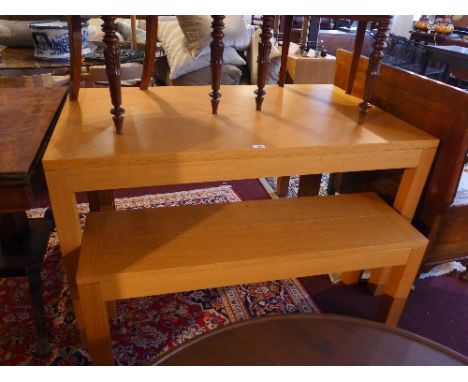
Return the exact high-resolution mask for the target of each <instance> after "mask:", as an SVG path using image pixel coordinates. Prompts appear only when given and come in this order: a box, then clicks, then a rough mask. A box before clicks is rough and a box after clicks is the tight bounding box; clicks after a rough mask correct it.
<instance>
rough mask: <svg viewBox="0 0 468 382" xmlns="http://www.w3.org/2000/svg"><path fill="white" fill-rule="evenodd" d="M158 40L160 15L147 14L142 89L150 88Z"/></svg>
mask: <svg viewBox="0 0 468 382" xmlns="http://www.w3.org/2000/svg"><path fill="white" fill-rule="evenodd" d="M157 40H158V16H146V43H145V60H144V61H143V73H142V74H141V82H140V89H141V90H147V89H148V86H149V84H150V82H151V77H153V73H154V60H155V55H156V41H157Z"/></svg>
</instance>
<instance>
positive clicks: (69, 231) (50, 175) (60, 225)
mask: <svg viewBox="0 0 468 382" xmlns="http://www.w3.org/2000/svg"><path fill="white" fill-rule="evenodd" d="M46 178H47V187H48V190H49V197H50V204H51V207H52V212H53V214H54V221H55V227H56V229H57V233H58V236H59V240H60V251H61V253H62V258H63V259H64V263H65V272H66V274H67V281H68V285H69V288H70V292H71V296H72V300H73V307H74V313H75V317H76V319H77V322H78V326H79V327H80V330H81V334H82V341H83V342H84V343H85V342H86V335H85V332H84V325H83V319H82V314H81V305H80V303H79V298H78V290H77V287H76V272H77V269H78V260H79V254H80V247H81V226H80V219H79V215H78V209H77V206H76V195H75V193H74V192H73V191H72V190H71V189H70V187H69V185H68V176H67V173H66V172H62V171H46Z"/></svg>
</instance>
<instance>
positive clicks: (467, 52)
mask: <svg viewBox="0 0 468 382" xmlns="http://www.w3.org/2000/svg"><path fill="white" fill-rule="evenodd" d="M427 49H428V50H429V51H436V52H437V51H439V52H447V53H454V54H460V55H463V56H468V48H464V47H462V46H456V45H442V46H441V45H437V46H435V45H431V46H428V47H427Z"/></svg>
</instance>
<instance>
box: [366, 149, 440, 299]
mask: <svg viewBox="0 0 468 382" xmlns="http://www.w3.org/2000/svg"><path fill="white" fill-rule="evenodd" d="M435 153H436V149H434V148H429V149H424V150H423V151H422V153H421V159H420V163H419V166H418V167H416V168H408V169H406V170H404V172H403V176H402V178H401V182H400V185H399V187H398V191H397V194H396V196H395V201H394V203H393V208H395V210H397V211H398V212H399V213H400V214H401V215H402V216H403V217H405V218H406V219H407V220H408V221H409V222H411V221H412V220H413V216H414V213H415V211H416V207H417V206H418V202H419V199H420V196H421V193H422V190H423V188H424V184H425V183H426V179H427V176H428V174H429V171H430V169H431V166H432V161H433V159H434V156H435ZM389 275H390V269H380V270H378V269H373V270H372V275H371V278H370V279H369V283H370V285H369V289H370V290H371V292H372V293H373V294H374V296H378V295H381V294H382V293H383V290H384V286H385V284H386V283H387V280H388V278H389Z"/></svg>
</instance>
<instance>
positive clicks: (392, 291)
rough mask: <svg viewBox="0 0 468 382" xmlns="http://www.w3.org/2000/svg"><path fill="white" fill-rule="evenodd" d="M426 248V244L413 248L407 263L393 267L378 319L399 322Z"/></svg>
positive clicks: (386, 322)
mask: <svg viewBox="0 0 468 382" xmlns="http://www.w3.org/2000/svg"><path fill="white" fill-rule="evenodd" d="M425 250H426V247H425V246H424V247H420V248H415V249H413V250H411V253H410V255H409V258H408V262H407V264H406V265H400V266H397V267H393V268H391V272H390V276H389V280H388V283H387V285H386V286H385V294H384V296H383V297H382V298H383V300H382V302H381V304H380V306H379V311H378V313H377V321H380V322H384V323H385V324H387V325H392V326H396V325H397V324H398V321H399V319H400V316H401V313H402V312H403V308H404V307H405V304H406V299H407V298H408V295H409V293H410V291H411V287H412V285H413V282H414V279H415V278H416V275H417V274H418V271H419V266H420V264H421V261H422V259H423V256H424V252H425Z"/></svg>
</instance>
